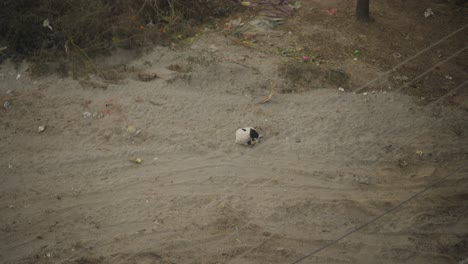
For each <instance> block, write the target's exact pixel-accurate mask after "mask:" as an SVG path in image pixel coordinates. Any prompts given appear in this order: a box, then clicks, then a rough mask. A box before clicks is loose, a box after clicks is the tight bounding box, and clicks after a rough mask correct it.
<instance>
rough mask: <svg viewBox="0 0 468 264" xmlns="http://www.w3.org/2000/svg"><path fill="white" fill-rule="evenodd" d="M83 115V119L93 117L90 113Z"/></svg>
mask: <svg viewBox="0 0 468 264" xmlns="http://www.w3.org/2000/svg"><path fill="white" fill-rule="evenodd" d="M81 115H82V116H83V118H90V117H91V116H92V114H91V113H90V112H83V113H82V114H81Z"/></svg>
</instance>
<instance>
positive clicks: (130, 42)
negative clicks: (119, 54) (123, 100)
mask: <svg viewBox="0 0 468 264" xmlns="http://www.w3.org/2000/svg"><path fill="white" fill-rule="evenodd" d="M235 6H236V5H235V3H234V2H232V1H226V0H133V1H130V0H118V1H111V0H63V1H58V0H7V1H4V2H3V3H2V4H0V35H1V36H3V39H0V48H1V47H6V49H4V50H3V51H2V52H1V53H0V61H2V60H4V59H6V58H12V59H14V60H22V59H24V58H29V59H32V60H34V61H41V62H42V63H45V62H48V61H52V60H53V61H55V62H58V63H59V64H62V65H64V64H68V63H65V61H68V62H73V63H75V64H83V63H87V62H89V60H90V58H93V57H94V56H96V55H107V54H110V52H111V51H112V50H113V49H115V48H117V47H120V48H138V47H141V46H143V45H145V44H147V43H158V44H163V45H164V44H169V43H171V42H173V41H175V40H177V39H180V38H183V37H185V36H188V35H191V34H193V27H194V26H195V25H197V24H198V23H200V22H205V21H206V20H209V19H211V18H213V17H216V16H221V15H225V14H227V13H228V12H230V11H231V10H233V9H234V8H235ZM58 68H62V69H63V67H58Z"/></svg>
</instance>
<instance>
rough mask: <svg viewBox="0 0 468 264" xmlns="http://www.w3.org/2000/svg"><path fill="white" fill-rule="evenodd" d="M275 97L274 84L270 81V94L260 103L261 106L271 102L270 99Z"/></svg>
mask: <svg viewBox="0 0 468 264" xmlns="http://www.w3.org/2000/svg"><path fill="white" fill-rule="evenodd" d="M272 97H273V82H272V81H270V94H269V95H268V96H267V97H266V98H265V99H263V100H262V101H260V102H258V103H259V104H264V103H266V102H268V101H270V99H271V98H272Z"/></svg>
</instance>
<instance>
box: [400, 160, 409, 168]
mask: <svg viewBox="0 0 468 264" xmlns="http://www.w3.org/2000/svg"><path fill="white" fill-rule="evenodd" d="M398 165H399V166H400V167H402V168H404V167H406V166H408V162H406V160H404V159H399V160H398Z"/></svg>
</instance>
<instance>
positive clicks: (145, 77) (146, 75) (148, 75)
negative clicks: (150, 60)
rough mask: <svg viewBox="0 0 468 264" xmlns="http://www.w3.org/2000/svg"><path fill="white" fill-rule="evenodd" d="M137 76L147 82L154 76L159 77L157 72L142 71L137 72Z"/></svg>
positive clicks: (154, 77)
mask: <svg viewBox="0 0 468 264" xmlns="http://www.w3.org/2000/svg"><path fill="white" fill-rule="evenodd" d="M138 78H139V79H140V81H142V82H149V81H152V80H154V79H156V78H159V76H158V74H157V73H154V72H152V73H145V72H142V73H139V74H138Z"/></svg>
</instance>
